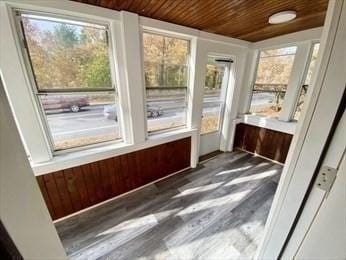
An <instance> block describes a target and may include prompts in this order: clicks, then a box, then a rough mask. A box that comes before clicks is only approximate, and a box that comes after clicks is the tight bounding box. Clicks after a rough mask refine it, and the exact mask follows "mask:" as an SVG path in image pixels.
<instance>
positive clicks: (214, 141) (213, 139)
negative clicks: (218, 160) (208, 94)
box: [199, 52, 233, 156]
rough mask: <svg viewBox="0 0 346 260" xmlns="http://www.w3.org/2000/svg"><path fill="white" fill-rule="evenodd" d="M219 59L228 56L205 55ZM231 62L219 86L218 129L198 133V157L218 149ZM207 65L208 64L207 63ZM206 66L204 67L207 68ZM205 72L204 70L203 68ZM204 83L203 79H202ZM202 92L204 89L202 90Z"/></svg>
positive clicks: (227, 56)
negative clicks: (220, 101) (220, 102)
mask: <svg viewBox="0 0 346 260" xmlns="http://www.w3.org/2000/svg"><path fill="white" fill-rule="evenodd" d="M209 56H211V57H219V58H224V59H230V60H232V59H231V58H230V55H223V54H217V53H214V52H212V53H207V57H209ZM232 63H233V60H232V62H230V63H229V64H227V66H226V68H225V73H224V76H223V78H222V86H221V94H220V95H221V100H222V104H221V107H220V114H219V125H218V129H217V130H215V131H213V132H210V133H205V134H202V133H200V146H199V155H200V156H201V155H205V154H208V153H211V152H214V151H216V150H219V149H220V141H221V132H222V126H223V121H224V120H223V119H224V113H225V106H226V97H227V92H228V88H229V84H228V83H229V78H230V75H231V73H232V66H233V65H232ZM207 64H208V63H207ZM207 64H206V66H207ZM205 70H206V68H205ZM204 81H205V79H204ZM203 90H204V88H203ZM203 99H204V91H203ZM201 117H203V101H202V114H201ZM201 122H202V118H201Z"/></svg>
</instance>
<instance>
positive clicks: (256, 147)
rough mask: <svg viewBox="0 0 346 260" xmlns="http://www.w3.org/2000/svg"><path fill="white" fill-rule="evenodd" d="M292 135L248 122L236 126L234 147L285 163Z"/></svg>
mask: <svg viewBox="0 0 346 260" xmlns="http://www.w3.org/2000/svg"><path fill="white" fill-rule="evenodd" d="M292 137H293V136H292V135H291V134H287V133H283V132H279V131H275V130H271V129H267V128H263V127H258V126H253V125H248V124H243V123H240V124H238V125H237V127H236V132H235V137H234V147H235V148H239V149H241V150H245V151H248V152H251V153H256V154H259V155H261V156H263V157H266V158H269V159H272V160H274V161H278V162H281V163H284V162H285V160H286V157H287V153H288V149H289V147H290V144H291V141H292Z"/></svg>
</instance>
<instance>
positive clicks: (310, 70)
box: [304, 43, 320, 85]
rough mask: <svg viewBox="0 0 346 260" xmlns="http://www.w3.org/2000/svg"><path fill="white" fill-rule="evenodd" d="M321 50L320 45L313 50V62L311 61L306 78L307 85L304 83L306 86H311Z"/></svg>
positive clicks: (317, 44)
mask: <svg viewBox="0 0 346 260" xmlns="http://www.w3.org/2000/svg"><path fill="white" fill-rule="evenodd" d="M319 48H320V44H319V43H316V44H314V48H313V50H312V53H311V60H310V65H309V69H308V72H307V74H306V78H305V83H304V84H305V85H309V84H310V80H311V76H312V72H313V71H314V69H315V65H316V60H317V55H318V50H319Z"/></svg>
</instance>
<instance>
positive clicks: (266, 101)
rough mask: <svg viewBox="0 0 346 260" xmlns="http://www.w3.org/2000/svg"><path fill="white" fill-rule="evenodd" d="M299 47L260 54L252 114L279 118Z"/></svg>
mask: <svg viewBox="0 0 346 260" xmlns="http://www.w3.org/2000/svg"><path fill="white" fill-rule="evenodd" d="M296 50H297V47H296V46H292V47H287V48H281V49H274V50H265V51H261V52H260V57H259V62H258V68H257V75H256V80H255V84H254V88H253V92H252V100H251V105H250V113H253V114H256V115H262V116H268V117H278V115H279V112H280V110H281V108H282V103H283V99H284V97H285V93H286V89H287V84H288V80H289V78H290V75H291V71H292V66H293V61H294V57H295V54H296Z"/></svg>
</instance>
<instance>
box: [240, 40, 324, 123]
mask: <svg viewBox="0 0 346 260" xmlns="http://www.w3.org/2000/svg"><path fill="white" fill-rule="evenodd" d="M316 43H320V39H318V37H315V38H313V39H310V40H305V41H294V42H289V43H285V44H279V45H271V46H265V47H263V48H257V49H255V51H256V52H255V53H254V55H256V58H254V59H253V62H254V63H255V64H254V69H253V71H252V76H251V81H250V86H251V88H249V89H250V91H249V92H248V102H247V104H246V109H245V111H246V112H245V114H246V115H251V116H254V117H259V118H264V119H267V118H270V117H266V116H262V115H252V114H251V113H250V107H251V100H252V95H253V87H254V84H255V81H256V76H257V71H258V64H259V59H260V53H261V51H266V50H272V49H280V48H286V47H292V46H297V50H296V54H295V55H296V56H295V59H294V61H293V67H292V72H291V75H290V79H289V83H288V87H287V91H286V94H285V98H284V100H283V104H282V109H281V111H280V113H279V116H278V118H270V119H273V120H277V121H284V122H288V123H296V122H297V121H296V120H294V113H295V109H296V105H297V102H298V100H299V94H300V90H301V87H302V85H303V84H304V80H305V77H306V73H307V70H308V67H309V64H310V57H311V53H312V51H313V46H314V44H316ZM305 50H307V51H305ZM297 67H299V68H300V69H299V70H298V72H297ZM302 67H303V69H301V68H302ZM297 73H298V75H297ZM291 81H292V82H291ZM297 82H299V83H297ZM297 89H299V91H297ZM288 95H289V98H286V96H288ZM284 110H286V111H284ZM288 110H291V111H288ZM287 112H289V115H288V113H287ZM283 114H284V115H283Z"/></svg>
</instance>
